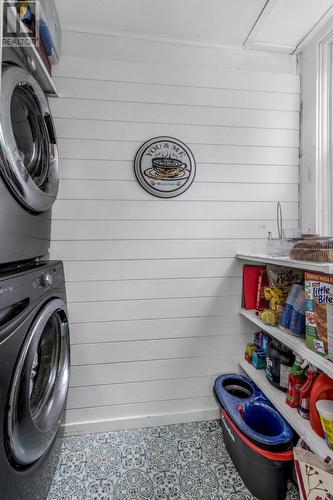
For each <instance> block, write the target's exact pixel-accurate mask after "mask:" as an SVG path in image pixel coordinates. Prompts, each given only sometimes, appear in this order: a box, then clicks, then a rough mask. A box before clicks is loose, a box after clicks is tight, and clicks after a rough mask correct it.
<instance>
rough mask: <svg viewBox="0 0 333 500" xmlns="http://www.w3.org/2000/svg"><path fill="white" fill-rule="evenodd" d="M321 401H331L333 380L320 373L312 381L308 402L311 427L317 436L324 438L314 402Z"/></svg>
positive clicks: (332, 399) (332, 398) (332, 397)
mask: <svg viewBox="0 0 333 500" xmlns="http://www.w3.org/2000/svg"><path fill="white" fill-rule="evenodd" d="M321 399H328V400H330V401H333V380H332V379H331V378H330V377H329V376H328V375H326V373H321V374H320V375H319V377H317V378H316V380H315V381H314V383H313V386H312V389H311V393H310V401H309V404H310V423H311V427H312V429H313V430H314V431H315V432H316V433H317V434H318V436H320V437H324V431H323V427H322V425H321V421H320V416H319V413H318V410H317V408H316V402H317V401H320V400H321Z"/></svg>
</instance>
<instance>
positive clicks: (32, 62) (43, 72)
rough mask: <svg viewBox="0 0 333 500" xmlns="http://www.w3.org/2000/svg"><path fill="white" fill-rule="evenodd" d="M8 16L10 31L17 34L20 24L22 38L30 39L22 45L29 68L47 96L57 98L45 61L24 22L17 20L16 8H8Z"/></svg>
mask: <svg viewBox="0 0 333 500" xmlns="http://www.w3.org/2000/svg"><path fill="white" fill-rule="evenodd" d="M6 14H7V23H8V28H9V31H10V30H11V31H12V32H14V33H16V32H17V23H18V22H19V24H20V28H19V31H20V36H21V37H23V36H24V37H26V38H27V40H29V39H30V40H29V43H27V44H22V45H21V46H20V47H21V50H22V52H23V53H24V55H25V57H26V58H27V61H28V62H29V66H30V67H31V70H32V71H33V74H34V76H35V78H36V80H37V81H38V83H39V84H40V86H41V87H42V89H43V90H44V92H45V93H46V94H47V95H50V96H53V97H56V96H57V95H58V92H57V88H56V86H55V83H54V81H53V80H52V77H51V75H50V73H49V72H48V70H47V68H46V66H45V64H44V62H43V59H42V58H41V56H40V54H39V53H38V50H37V48H36V46H35V45H34V43H32V40H31V38H30V33H29V30H28V28H27V27H26V26H25V25H24V23H23V22H22V21H20V20H18V19H17V12H16V8H15V6H14V5H13V6H8V8H7V9H6Z"/></svg>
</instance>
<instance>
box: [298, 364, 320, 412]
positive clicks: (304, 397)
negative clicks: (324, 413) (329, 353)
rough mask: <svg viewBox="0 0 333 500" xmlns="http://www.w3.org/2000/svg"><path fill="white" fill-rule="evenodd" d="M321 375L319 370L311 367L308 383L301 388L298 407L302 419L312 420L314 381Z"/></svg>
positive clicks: (308, 371)
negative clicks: (311, 401)
mask: <svg viewBox="0 0 333 500" xmlns="http://www.w3.org/2000/svg"><path fill="white" fill-rule="evenodd" d="M318 375H319V371H318V370H317V368H314V367H313V366H311V365H310V366H309V368H308V369H307V372H306V378H307V380H306V382H305V384H304V385H302V387H301V388H300V391H299V394H300V397H299V406H298V413H299V414H300V416H301V417H303V418H306V419H309V418H310V393H311V389H312V386H313V384H314V381H315V380H316V378H317V377H318Z"/></svg>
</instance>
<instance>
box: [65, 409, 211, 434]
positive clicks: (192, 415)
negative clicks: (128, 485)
mask: <svg viewBox="0 0 333 500" xmlns="http://www.w3.org/2000/svg"><path fill="white" fill-rule="evenodd" d="M217 418H219V411H218V408H217V407H215V408H210V409H205V410H196V411H189V412H177V413H166V414H156V415H140V416H138V417H130V418H120V419H109V420H108V419H104V420H91V421H86V422H84V421H82V422H74V423H73V422H71V423H67V424H66V422H65V424H64V430H65V434H67V435H73V434H90V433H97V432H111V431H119V430H124V429H138V428H141V427H153V426H155V425H169V424H181V423H187V422H199V421H206V420H215V419H217Z"/></svg>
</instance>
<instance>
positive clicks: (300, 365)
mask: <svg viewBox="0 0 333 500" xmlns="http://www.w3.org/2000/svg"><path fill="white" fill-rule="evenodd" d="M307 366H308V362H307V361H304V359H303V358H301V357H300V356H299V355H296V358H295V362H294V364H293V367H292V369H291V372H290V374H289V378H288V392H287V398H286V403H287V405H289V406H291V408H298V406H299V401H300V389H301V387H302V386H303V385H304V384H305V382H306V375H305V368H306V367H307Z"/></svg>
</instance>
